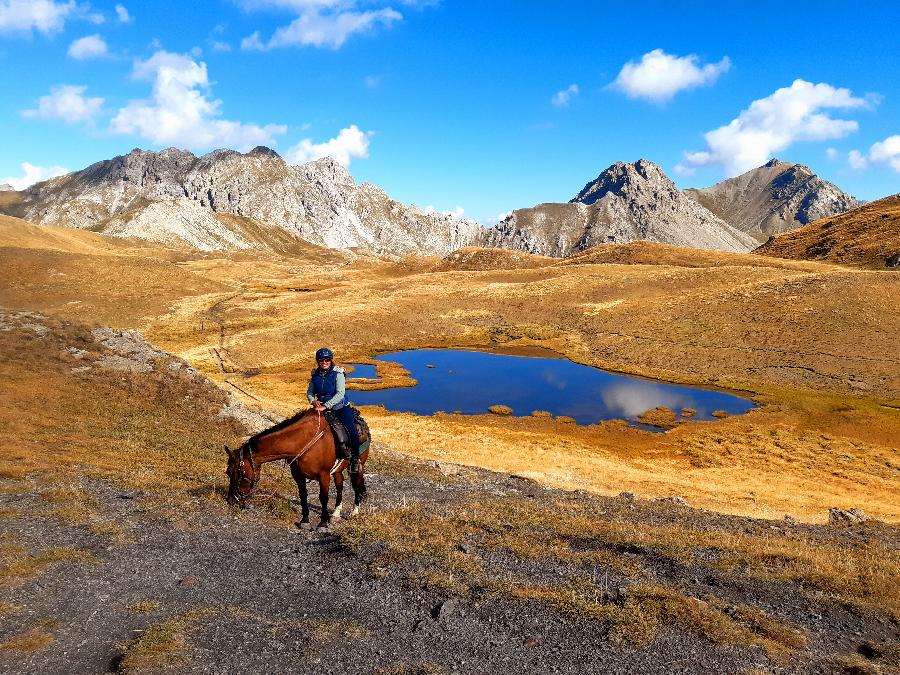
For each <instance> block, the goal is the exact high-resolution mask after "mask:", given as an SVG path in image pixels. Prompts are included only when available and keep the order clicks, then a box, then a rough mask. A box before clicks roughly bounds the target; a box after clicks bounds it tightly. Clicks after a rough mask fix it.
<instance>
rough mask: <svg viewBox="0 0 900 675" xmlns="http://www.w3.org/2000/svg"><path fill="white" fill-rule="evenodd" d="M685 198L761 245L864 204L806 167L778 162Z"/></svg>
mask: <svg viewBox="0 0 900 675" xmlns="http://www.w3.org/2000/svg"><path fill="white" fill-rule="evenodd" d="M684 193H685V194H686V195H687V196H689V197H690V198H691V199H694V200H696V201H697V202H698V203H699V204H702V205H703V206H705V207H706V208H707V209H709V210H710V211H712V212H713V213H714V214H716V215H717V216H719V218H721V219H722V220H724V221H725V222H726V223H728V224H729V225H731V226H733V227H735V228H737V229H739V230H741V231H742V232H747V233H748V234H750V235H751V236H753V237H754V238H756V239H757V240H759V241H765V240H766V238H767V237H768V236H769V235H773V234H778V233H780V232H788V231H790V230H793V229H795V228H798V227H800V226H802V225H806V224H807V223H810V222H812V221H814V220H818V219H819V218H827V217H829V216H833V215H836V214H838V213H843V212H844V211H848V210H850V209H853V208H856V207H857V206H859V205H860V202H859V201H858V200H857V199H856V198H855V197H852V196H851V195H848V194H847V193H845V192H843V191H842V190H841V189H840V188H838V187H837V186H835V185H833V184H832V183H829V182H828V181H826V180H823V179H822V178H819V177H818V176H817V175H816V174H814V173H813V172H812V171H810V170H809V169H808V168H807V167H805V166H803V165H802V164H792V163H790V162H781V161H779V160H777V159H773V160H771V161H769V162H768V163H766V164H764V165H763V166H761V167H759V168H758V169H752V170H751V171H748V172H747V173H745V174H742V175H740V176H736V177H735V178H729V179H728V180H724V181H722V182H721V183H716V184H715V185H713V186H712V187H708V188H702V189H689V190H685V191H684Z"/></svg>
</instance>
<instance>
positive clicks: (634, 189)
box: [0, 146, 859, 257]
mask: <svg viewBox="0 0 900 675" xmlns="http://www.w3.org/2000/svg"><path fill="white" fill-rule="evenodd" d="M4 187H7V186H4ZM4 195H5V196H4V198H3V199H2V200H0V211H2V212H4V213H7V214H9V215H12V216H17V217H20V218H23V219H25V220H28V221H30V222H33V223H38V224H45V225H65V226H69V227H76V228H81V229H88V230H92V231H94V232H100V233H103V234H108V235H114V236H118V237H136V238H140V239H145V240H150V241H156V242H160V243H163V244H167V245H187V246H190V247H194V248H198V249H202V250H220V249H245V248H251V247H262V248H268V249H273V250H286V249H287V248H289V247H290V246H291V244H292V243H306V242H308V243H312V244H315V245H318V246H323V247H327V248H349V249H359V250H362V251H367V252H372V253H375V254H378V255H387V256H401V255H407V254H424V255H446V254H447V253H450V252H451V251H455V250H458V249H460V248H462V247H465V246H485V247H498V248H505V249H512V250H521V251H526V252H529V253H536V254H542V255H547V256H554V257H564V256H569V255H573V254H575V253H578V252H580V251H583V250H585V249H588V248H591V247H593V246H596V245H598V244H606V243H625V242H630V241H636V240H650V241H657V242H661V243H667V244H675V245H680V246H691V247H695V248H703V249H712V250H721V251H749V250H751V249H753V248H756V246H758V244H759V242H760V241H761V240H764V239H765V237H766V236H767V235H768V234H771V233H773V232H782V231H787V230H791V229H793V228H795V227H798V226H799V225H801V224H803V223H806V222H809V221H810V220H811V219H815V218H819V217H825V216H831V215H835V214H838V213H841V212H843V211H846V210H847V209H850V208H853V207H854V206H857V205H858V203H859V202H857V200H856V199H854V198H853V197H851V196H850V195H847V194H845V193H843V192H841V190H840V189H838V188H837V187H835V186H834V185H832V184H831V183H828V182H826V181H824V180H822V179H821V178H819V177H818V176H816V175H815V174H813V173H812V172H811V171H810V170H809V169H808V168H807V167H805V166H802V165H799V164H790V163H785V162H780V161H778V160H772V161H770V162H768V163H767V164H765V165H764V166H762V167H759V168H758V169H754V170H752V171H749V172H747V173H745V174H743V175H742V176H738V177H736V178H732V179H729V180H726V181H723V182H721V183H718V184H717V185H714V186H712V187H710V188H703V189H689V190H684V191H681V190H679V189H678V188H677V187H676V186H675V184H674V183H673V182H672V181H671V180H670V179H669V178H668V177H667V176H666V175H665V173H664V172H663V170H662V169H661V168H660V167H659V166H658V165H656V164H654V163H653V162H650V161H648V160H646V159H641V160H638V161H636V162H633V163H624V162H617V163H616V164H613V165H612V166H610V167H609V168H607V169H606V170H604V171H603V172H601V173H600V174H599V175H598V176H597V177H596V178H595V179H594V180H592V181H590V182H588V183H587V184H586V185H585V186H584V188H583V189H582V190H581V191H580V192H579V193H578V194H577V195H576V196H575V197H574V198H573V199H572V200H571V201H569V202H567V203H544V204H538V205H537V206H533V207H530V208H522V209H517V210H515V211H513V212H512V213H511V214H510V215H509V216H508V217H506V218H505V219H504V220H503V221H501V222H500V223H498V224H497V225H496V226H494V227H493V228H490V229H486V228H484V227H482V226H481V225H479V224H478V223H476V222H474V221H471V220H462V219H457V218H455V217H454V216H452V215H451V214H441V213H436V212H434V211H433V210H432V209H421V208H419V207H417V206H415V205H404V204H402V203H400V202H397V201H395V200H393V199H391V198H390V197H389V196H388V195H387V194H385V192H384V191H383V190H381V189H380V188H378V187H376V186H374V185H372V184H370V183H363V184H361V185H357V183H356V182H355V181H354V179H353V177H352V176H351V175H350V173H349V172H348V171H347V169H345V168H344V167H343V166H342V165H341V164H339V163H338V162H336V161H335V160H333V159H331V158H328V157H325V158H322V159H318V160H315V161H312V162H309V163H306V164H302V165H292V164H289V163H288V162H286V161H285V160H284V159H283V158H282V157H281V156H279V155H278V154H277V153H276V152H275V151H273V150H271V149H269V148H266V147H262V146H260V147H257V148H254V149H253V150H251V151H250V152H247V153H243V154H242V153H239V152H235V151H232V150H216V151H214V152H211V153H209V154H207V155H203V156H202V157H197V156H195V155H193V154H192V153H190V152H187V151H184V150H177V149H175V148H169V149H167V150H163V151H160V152H152V151H145V150H140V149H135V150H132V151H131V152H130V153H128V154H127V155H122V156H119V157H115V158H113V159H110V160H104V161H101V162H97V163H95V164H92V165H91V166H89V167H87V168H85V169H82V170H81V171H76V172H73V173H69V174H66V175H65V176H60V177H58V178H53V179H51V180H48V181H44V182H42V183H37V184H35V185H32V186H31V187H29V188H27V189H25V190H23V191H21V192H4Z"/></svg>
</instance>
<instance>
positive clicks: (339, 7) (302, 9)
mask: <svg viewBox="0 0 900 675" xmlns="http://www.w3.org/2000/svg"><path fill="white" fill-rule="evenodd" d="M241 4H242V5H243V6H244V7H245V8H246V9H264V8H280V9H287V10H291V11H293V12H294V13H296V14H297V18H295V19H294V20H293V21H291V22H290V23H289V24H288V25H286V26H281V27H280V28H277V29H276V30H275V33H274V34H273V35H272V37H270V38H269V39H268V40H263V39H262V38H261V37H260V33H259V31H255V32H254V33H252V34H250V35H248V36H247V37H245V38H244V39H243V40H242V41H241V49H244V50H267V49H275V48H277V47H289V46H296V45H304V46H313V47H331V48H332V49H338V48H339V47H341V46H342V45H343V44H344V43H345V42H346V41H347V39H348V38H349V37H350V36H351V35H353V34H355V33H363V32H366V31H370V30H373V29H374V28H376V27H377V26H386V27H390V26H391V25H392V24H394V23H395V22H397V21H400V20H402V19H403V15H402V14H401V13H400V12H398V11H396V10H395V9H392V8H391V7H382V8H380V9H367V10H359V9H355V8H354V5H355V3H354V2H352V0H244V2H242V3H241Z"/></svg>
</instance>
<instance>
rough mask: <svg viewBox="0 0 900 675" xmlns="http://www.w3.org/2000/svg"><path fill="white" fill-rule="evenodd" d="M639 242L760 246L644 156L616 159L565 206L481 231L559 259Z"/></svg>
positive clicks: (506, 244) (487, 241)
mask: <svg viewBox="0 0 900 675" xmlns="http://www.w3.org/2000/svg"><path fill="white" fill-rule="evenodd" d="M636 240H650V241H657V242H661V243H665V244H674V245H676V246H690V247H693V248H701V249H711V250H721V251H739V252H740V251H748V250H750V249H751V248H753V246H754V240H753V239H752V238H751V237H749V236H748V235H746V234H744V233H742V232H738V231H737V230H735V229H734V228H732V227H731V226H729V225H727V224H726V223H725V222H723V221H722V220H721V219H719V218H718V217H717V216H715V215H713V214H712V213H710V212H709V211H708V210H707V209H705V208H704V207H703V206H701V205H700V204H698V203H697V202H695V201H693V200H692V199H689V198H688V197H685V196H684V195H683V194H682V193H681V192H680V191H679V190H678V188H676V187H675V184H674V183H673V182H672V181H671V180H669V178H668V177H667V176H666V175H665V173H663V171H662V169H661V168H660V167H659V166H657V165H656V164H654V163H653V162H649V161H647V160H644V159H641V160H638V161H637V162H634V163H633V164H626V163H623V162H619V163H617V164H613V165H612V166H610V167H609V168H608V169H606V170H605V171H603V172H602V173H601V174H600V175H599V176H598V177H597V178H596V179H594V180H593V181H591V182H590V183H588V184H587V185H586V186H585V187H584V188H583V189H582V190H581V192H579V193H578V195H577V196H576V197H575V198H574V199H573V200H572V201H570V202H569V203H567V204H557V203H549V204H539V205H537V206H535V207H533V208H528V209H517V210H516V211H513V213H512V214H511V215H510V216H509V217H507V218H506V219H505V220H503V221H501V222H500V223H498V224H497V225H496V226H495V227H493V228H491V229H490V230H487V231H486V232H485V233H484V235H483V236H482V243H483V244H484V245H486V246H497V247H500V248H508V249H518V250H522V251H527V252H528V253H536V254H540V255H549V256H556V257H564V256H569V255H572V254H574V253H578V252H579V251H584V250H586V249H588V248H591V247H593V246H597V245H599V244H607V243H626V242H630V241H636Z"/></svg>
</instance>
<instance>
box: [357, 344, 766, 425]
mask: <svg viewBox="0 0 900 675" xmlns="http://www.w3.org/2000/svg"><path fill="white" fill-rule="evenodd" d="M376 360H378V361H393V362H396V363H400V364H402V365H403V367H404V368H406V369H407V370H408V371H409V372H410V373H411V376H412V377H413V378H415V379H416V380H418V382H419V383H418V385H416V386H415V387H399V388H394V389H379V390H375V391H350V392H348V397H349V398H350V400H351V401H352V402H353V403H355V404H357V405H383V406H384V407H385V408H387V409H388V410H394V411H397V412H411V413H416V414H418V415H431V414H434V413H435V412H438V411H444V412H461V413H464V414H467V415H472V414H481V413H485V412H487V409H488V407H489V406H492V405H498V404H501V405H507V406H509V407H510V408H512V409H513V415H519V416H526V415H530V414H531V412H532V411H533V410H546V411H547V412H550V413H552V414H553V415H554V416H557V415H567V416H569V417H572V418H574V419H575V421H576V422H577V423H578V424H593V423H595V422H599V421H601V420H608V419H626V420H628V421H630V422H632V423H634V422H635V419H636V418H637V417H638V416H639V415H640V414H642V413H644V412H646V411H647V410H650V409H652V408H656V407H658V406H665V407H667V408H670V409H672V410H674V411H675V412H679V411H680V410H681V409H682V408H693V409H694V410H696V411H697V414H696V415H695V416H694V417H693V419H713V418H712V415H711V413H712V412H714V411H716V410H724V411H726V412H728V413H729V414H731V415H740V414H743V413H745V412H747V410H749V409H750V408H753V407H754V404H753V402H752V401H749V400H747V399H744V398H741V397H739V396H734V395H732V394H726V393H722V392H718V391H710V390H707V389H696V388H693V387H685V386H680V385H673V384H665V383H662V382H651V381H648V380H640V379H637V378H633V377H628V376H627V375H614V374H612V373H607V372H605V371H603V370H598V369H597V368H591V367H590V366H583V365H580V364H577V363H573V362H571V361H567V360H565V359H555V358H544V357H525V356H508V355H505V354H491V353H487V352H475V351H461V350H451V349H417V350H410V351H404V352H394V353H391V354H383V355H382V356H379V357H377V359H376Z"/></svg>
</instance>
